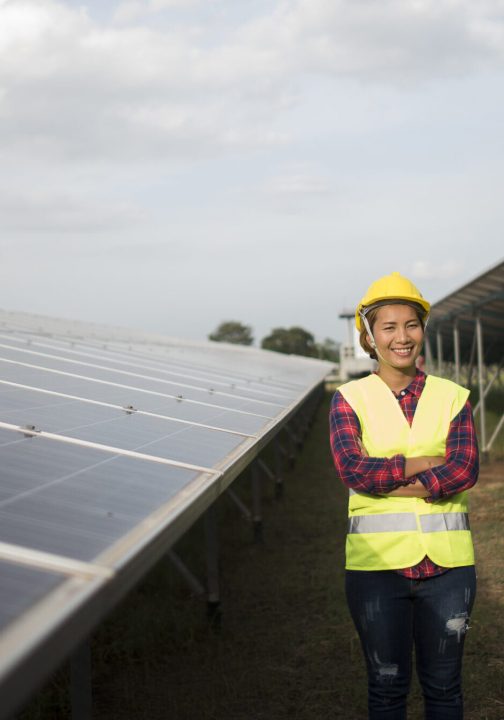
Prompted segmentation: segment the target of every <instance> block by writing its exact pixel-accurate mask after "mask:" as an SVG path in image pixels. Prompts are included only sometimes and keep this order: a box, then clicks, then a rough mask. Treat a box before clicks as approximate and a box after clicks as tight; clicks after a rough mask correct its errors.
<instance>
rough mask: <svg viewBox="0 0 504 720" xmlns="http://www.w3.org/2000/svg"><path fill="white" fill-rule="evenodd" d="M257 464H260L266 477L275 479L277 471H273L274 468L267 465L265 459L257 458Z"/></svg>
mask: <svg viewBox="0 0 504 720" xmlns="http://www.w3.org/2000/svg"><path fill="white" fill-rule="evenodd" d="M257 464H258V465H259V467H260V468H261V470H262V471H263V472H264V474H265V475H266V477H268V478H269V479H270V480H274V479H275V473H274V472H273V470H270V469H269V467H268V466H267V465H266V463H265V462H264V460H261V458H257Z"/></svg>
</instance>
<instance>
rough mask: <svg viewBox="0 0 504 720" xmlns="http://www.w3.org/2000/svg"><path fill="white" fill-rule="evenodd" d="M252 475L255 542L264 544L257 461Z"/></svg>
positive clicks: (251, 471)
mask: <svg viewBox="0 0 504 720" xmlns="http://www.w3.org/2000/svg"><path fill="white" fill-rule="evenodd" d="M250 473H251V481H252V524H253V527H254V542H262V540H263V521H262V511H261V472H260V469H259V465H258V464H257V460H254V462H253V463H252V466H251V469H250Z"/></svg>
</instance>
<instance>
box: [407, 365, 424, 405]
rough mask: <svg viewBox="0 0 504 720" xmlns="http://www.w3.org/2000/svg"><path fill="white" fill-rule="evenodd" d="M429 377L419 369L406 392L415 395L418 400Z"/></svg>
mask: <svg viewBox="0 0 504 720" xmlns="http://www.w3.org/2000/svg"><path fill="white" fill-rule="evenodd" d="M426 377H427V375H426V374H425V373H424V372H423V371H422V370H419V369H418V368H417V371H416V375H415V377H414V378H413V380H412V381H411V382H410V384H409V385H408V387H407V388H406V390H407V391H408V392H410V393H411V394H412V395H415V396H416V397H417V398H419V397H420V395H421V394H422V390H423V389H424V387H425V379H426Z"/></svg>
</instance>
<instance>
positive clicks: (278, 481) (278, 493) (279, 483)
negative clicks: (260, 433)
mask: <svg viewBox="0 0 504 720" xmlns="http://www.w3.org/2000/svg"><path fill="white" fill-rule="evenodd" d="M273 449H274V452H275V497H276V499H277V500H280V498H282V497H283V494H284V481H283V462H282V446H281V445H280V440H279V439H278V435H277V437H276V438H275V439H274V441H273Z"/></svg>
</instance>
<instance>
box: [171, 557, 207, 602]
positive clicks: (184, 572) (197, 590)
mask: <svg viewBox="0 0 504 720" xmlns="http://www.w3.org/2000/svg"><path fill="white" fill-rule="evenodd" d="M167 557H168V560H169V561H170V562H171V564H172V565H173V566H174V567H175V568H176V570H177V571H178V572H179V573H180V575H181V576H182V577H183V578H184V580H185V581H186V583H187V584H188V585H189V587H190V588H191V590H192V591H193V593H194V594H195V595H204V594H205V588H204V587H203V585H202V584H201V583H200V581H199V580H198V578H197V577H196V575H194V574H193V573H192V572H191V571H190V570H189V568H188V567H187V565H186V564H185V563H184V561H183V560H181V558H180V557H179V556H178V555H177V553H176V552H174V551H173V550H169V551H168V553H167Z"/></svg>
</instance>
